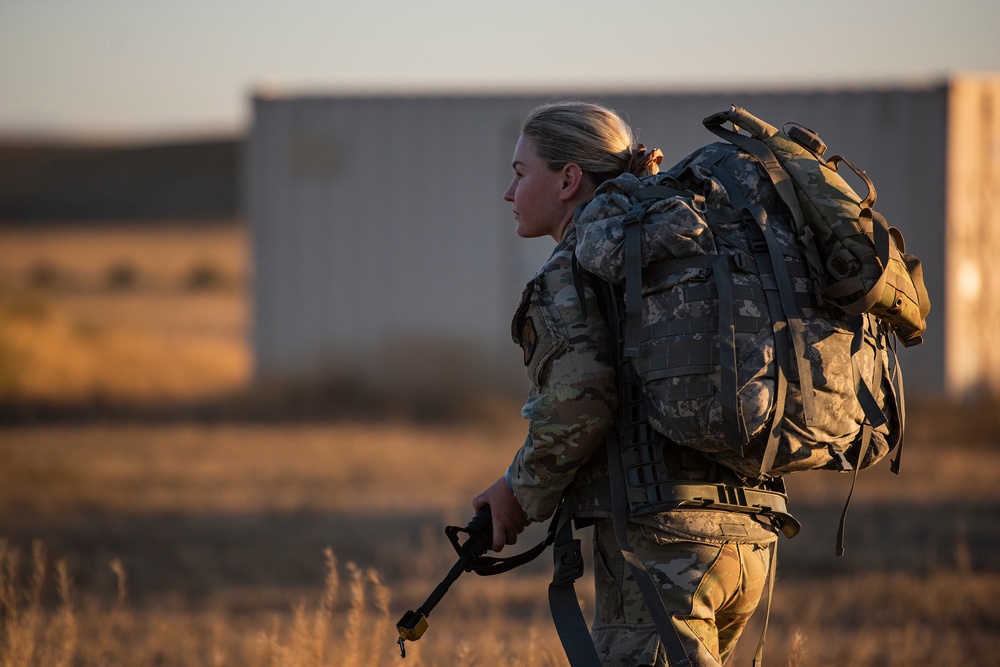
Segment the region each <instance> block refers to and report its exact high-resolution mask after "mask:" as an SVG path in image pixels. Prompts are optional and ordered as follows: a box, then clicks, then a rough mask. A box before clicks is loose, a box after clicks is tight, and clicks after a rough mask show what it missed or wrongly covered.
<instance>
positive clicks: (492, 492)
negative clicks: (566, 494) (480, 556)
mask: <svg viewBox="0 0 1000 667" xmlns="http://www.w3.org/2000/svg"><path fill="white" fill-rule="evenodd" d="M486 505H489V506H490V513H491V514H492V515H493V546H492V549H493V551H500V550H501V549H503V547H504V545H505V544H514V543H515V542H517V536H518V535H520V534H521V532H522V531H523V530H524V527H525V526H527V525H528V517H527V516H526V515H525V513H524V509H522V507H521V503H519V502H518V501H517V498H516V497H515V496H514V492H513V491H511V490H510V487H509V486H507V480H505V479H504V478H503V477H501V478H500V479H498V480H497V481H495V482H493V484H492V485H491V486H490V488H488V489H486V490H485V491H483V492H482V493H480V494H479V495H478V496H476V497H475V498H473V499H472V506H473V507H474V508H475V509H476V511H477V512H478V511H479V510H481V509H482V508H483V507H484V506H486Z"/></svg>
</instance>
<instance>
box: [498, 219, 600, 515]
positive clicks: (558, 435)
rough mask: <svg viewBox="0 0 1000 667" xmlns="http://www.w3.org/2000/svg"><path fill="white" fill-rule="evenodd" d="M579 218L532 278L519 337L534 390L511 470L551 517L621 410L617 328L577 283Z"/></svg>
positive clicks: (515, 328) (538, 510)
mask: <svg viewBox="0 0 1000 667" xmlns="http://www.w3.org/2000/svg"><path fill="white" fill-rule="evenodd" d="M575 248H576V229H575V227H574V226H573V224H572V223H570V225H569V227H568V228H567V229H566V232H565V233H564V235H563V238H562V241H560V242H559V244H558V245H557V246H556V248H555V250H554V251H553V252H552V255H551V257H549V259H548V261H546V262H545V264H544V265H543V266H542V268H541V269H540V270H539V271H538V273H537V274H536V275H535V277H534V278H533V279H532V280H531V281H530V282H529V283H528V285H527V287H526V288H525V290H524V294H523V295H522V297H521V303H520V305H519V306H518V309H517V312H516V313H515V315H514V321H513V323H512V327H511V334H512V336H513V338H514V342H516V343H517V344H518V345H520V346H521V349H522V350H523V352H524V365H525V369H526V371H527V374H528V379H529V381H530V389H529V394H528V398H527V401H526V402H525V404H524V408H523V409H522V410H521V414H522V416H523V417H524V418H525V419H527V420H528V423H529V426H528V435H527V438H526V439H525V442H524V445H523V446H522V447H521V449H520V450H519V451H518V452H517V454H516V456H515V457H514V461H513V463H511V466H510V468H509V469H508V473H507V481H508V483H509V484H510V485H511V489H512V490H513V492H514V495H515V496H516V497H517V499H518V501H519V502H520V503H521V507H523V508H524V511H525V513H526V514H527V515H528V517H530V518H531V519H532V520H534V521H541V520H544V519H546V518H548V517H549V516H550V515H551V514H552V513H553V511H555V508H556V506H557V505H558V503H559V499H560V497H562V494H563V491H564V489H566V487H567V486H569V485H570V484H571V483H572V482H573V479H574V477H575V476H576V473H577V470H578V469H579V468H580V467H581V465H583V464H584V463H585V462H586V461H587V460H588V459H589V458H590V457H591V455H592V454H594V452H595V451H597V450H598V449H599V448H600V446H601V445H602V444H603V442H604V438H605V435H606V433H607V431H608V430H609V429H610V428H611V426H612V424H613V423H614V416H615V410H616V408H617V402H618V398H617V390H616V388H615V369H614V363H613V360H612V358H611V355H610V348H611V343H610V339H609V332H608V329H607V326H606V325H605V323H604V320H603V318H602V317H601V314H600V309H599V306H598V302H597V297H596V295H595V294H594V292H593V290H592V289H591V288H590V287H589V286H585V288H584V290H583V294H584V299H585V307H581V303H580V295H579V293H578V291H577V287H576V285H575V284H574V280H573V252H574V250H575Z"/></svg>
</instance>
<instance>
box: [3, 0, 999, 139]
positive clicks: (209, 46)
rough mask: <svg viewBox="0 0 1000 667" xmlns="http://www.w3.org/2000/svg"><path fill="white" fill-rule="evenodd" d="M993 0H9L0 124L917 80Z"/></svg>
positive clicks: (228, 120)
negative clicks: (269, 98) (377, 99)
mask: <svg viewBox="0 0 1000 667" xmlns="http://www.w3.org/2000/svg"><path fill="white" fill-rule="evenodd" d="M960 72H972V73H981V72H992V73H995V74H998V75H1000V2H997V0H950V1H944V0H898V1H897V0H867V1H865V0H837V1H833V0H827V1H826V2H816V1H812V0H798V2H791V1H783V0H781V1H779V0H743V1H741V2H736V1H734V0H714V1H713V2H698V1H695V0H690V1H687V2H681V1H674V0H642V1H636V0H602V1H600V2H598V1H596V0H575V1H572V2H569V1H566V0H505V1H504V2H489V1H481V0H425V1H423V2H421V1H419V0H409V1H403V0H352V1H350V2H347V1H346V0H282V1H280V2H278V1H274V2H261V1H255V0H170V1H169V2H168V1H165V0H153V1H150V0H0V136H7V137H10V136H26V135H33V136H61V137H80V138H86V137H121V138H130V137H151V136H160V137H170V136H187V135H192V134H205V133H209V134H217V133H239V132H241V131H242V130H243V129H244V128H245V127H246V125H247V123H248V122H249V113H250V99H251V96H252V95H253V94H255V91H256V92H264V93H266V94H325V93H331V94H337V93H372V92H376V93H396V92H404V93H461V92H464V93H469V92H539V91H542V92H546V91H551V92H552V93H553V94H557V93H559V92H561V91H584V92H586V91H594V92H601V91H610V90H616V91H623V90H627V91H671V90H719V89H731V88H734V87H739V88H742V89H748V88H749V89H775V88H803V87H807V88H827V87H843V86H851V87H856V86H882V85H923V84H927V83H933V82H940V81H943V80H944V78H945V77H946V76H947V75H949V74H952V73H960Z"/></svg>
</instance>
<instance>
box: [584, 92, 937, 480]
mask: <svg viewBox="0 0 1000 667" xmlns="http://www.w3.org/2000/svg"><path fill="white" fill-rule="evenodd" d="M726 121H730V122H732V123H733V125H734V126H737V125H738V126H739V127H740V128H743V129H745V130H748V131H749V132H750V134H751V135H752V136H747V135H744V134H737V133H736V132H733V131H729V130H726V129H723V128H722V124H723V123H724V122H726ZM705 125H706V126H707V127H708V128H709V129H711V130H712V131H713V132H715V133H716V134H719V135H720V136H723V137H724V138H726V139H727V142H728V143H715V144H711V145H708V146H705V147H703V148H701V149H699V150H697V151H695V152H694V153H693V154H691V155H690V156H688V157H687V158H685V159H684V160H682V161H681V162H680V163H678V164H677V165H676V166H674V167H673V168H671V169H670V170H669V171H666V172H664V173H660V174H657V175H655V176H651V177H648V178H645V179H641V180H640V179H638V178H636V177H635V176H632V175H631V174H623V175H622V176H620V177H618V178H616V179H614V180H612V181H608V182H607V183H605V184H603V185H602V186H601V187H600V188H598V190H597V194H596V196H595V197H594V199H593V200H592V201H591V202H590V204H588V205H587V206H586V208H585V209H583V210H582V211H581V212H580V213H579V215H578V216H577V220H576V227H577V235H578V244H577V251H576V252H577V258H578V261H579V263H580V264H581V266H582V267H583V268H584V269H586V270H587V271H590V272H592V273H594V274H596V275H597V276H599V277H600V278H602V279H604V280H605V281H608V282H610V283H614V284H617V285H624V294H623V299H624V311H625V320H626V322H625V324H624V326H623V329H624V331H625V333H624V346H623V347H624V355H625V357H627V358H630V359H631V362H632V367H633V368H634V370H635V372H636V373H637V374H638V376H639V377H640V379H641V384H642V387H643V392H644V395H645V405H646V411H647V413H648V419H649V421H650V422H651V423H652V425H653V426H654V428H656V430H658V431H659V432H660V433H662V434H664V435H666V436H667V437H668V438H669V439H670V440H671V441H673V442H675V443H677V444H680V445H683V446H686V447H691V448H694V449H697V450H700V451H702V452H705V453H706V454H708V455H709V456H710V457H711V458H713V459H715V460H717V461H718V462H720V463H722V464H724V465H725V466H727V467H729V468H731V469H733V470H735V471H737V472H738V473H740V474H743V475H746V476H748V477H750V478H768V477H772V476H776V475H780V474H783V473H789V472H794V471H800V470H812V469H817V468H827V469H839V470H847V469H851V468H852V467H859V468H860V467H867V466H870V465H872V464H874V463H875V462H877V461H878V460H880V459H882V458H883V457H884V456H885V455H886V454H887V453H888V452H889V451H890V450H892V449H893V448H894V447H895V446H896V445H897V444H899V443H900V442H901V432H902V415H903V410H902V395H901V388H902V387H901V384H900V383H898V382H894V380H898V379H899V378H898V366H897V364H896V360H895V346H894V340H895V339H896V338H898V339H899V340H901V341H902V342H903V343H904V345H911V344H915V343H918V342H919V341H920V334H921V333H922V332H923V329H924V327H925V324H924V322H925V318H926V315H927V311H928V310H929V304H928V302H927V294H926V290H925V289H924V288H923V281H922V277H921V274H920V265H919V262H918V261H917V260H916V259H915V258H913V257H912V256H909V255H905V254H903V246H902V237H901V235H900V234H899V233H898V232H897V231H896V230H894V229H890V228H888V226H887V225H886V224H885V220H884V218H882V216H880V215H879V214H877V213H875V212H874V211H873V209H872V206H873V204H874V200H875V191H874V187H872V186H871V182H870V181H869V180H868V179H867V177H866V176H863V173H862V172H859V173H862V177H863V178H864V179H865V181H866V183H867V185H868V187H869V190H870V192H869V194H868V195H867V196H866V197H865V198H861V197H859V196H858V195H857V194H856V193H855V192H854V190H853V189H851V187H850V186H849V185H848V184H847V183H846V182H845V181H844V180H843V179H842V178H841V177H840V176H839V175H837V173H836V167H837V165H838V163H840V162H841V161H843V160H842V158H833V159H831V160H829V161H826V160H824V159H823V158H822V153H823V150H824V149H825V146H823V145H822V142H820V141H819V139H818V137H816V136H815V135H814V134H813V133H811V132H810V131H808V130H806V129H805V128H802V127H800V126H797V125H795V126H792V127H791V129H790V130H789V133H788V134H786V133H784V132H781V131H778V130H777V129H776V128H774V127H772V126H770V125H768V124H767V123H764V122H763V121H760V120H759V119H757V118H755V117H753V116H751V115H750V114H749V113H747V112H746V111H744V110H742V109H739V108H737V107H733V108H732V109H730V110H729V111H726V112H723V113H721V114H715V115H713V116H710V117H709V118H706V119H705ZM852 168H853V167H852ZM893 468H894V470H895V469H897V468H898V458H897V459H896V461H895V462H894V465H893Z"/></svg>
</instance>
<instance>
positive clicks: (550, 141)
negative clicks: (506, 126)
mask: <svg viewBox="0 0 1000 667" xmlns="http://www.w3.org/2000/svg"><path fill="white" fill-rule="evenodd" d="M521 134H522V135H523V136H524V137H526V138H528V139H530V140H531V143H532V144H533V145H534V147H535V150H536V151H537V152H538V155H539V157H541V158H542V160H543V161H544V162H545V164H546V165H547V166H548V167H549V169H561V168H562V167H563V166H564V165H565V164H566V163H568V162H573V163H576V164H577V165H579V167H580V169H582V170H583V173H585V174H587V175H588V176H590V177H591V179H592V180H593V181H594V183H595V185H599V184H600V183H602V182H604V181H605V180H607V179H610V178H615V177H616V176H619V175H621V174H623V173H625V172H629V173H632V174H635V175H636V176H639V177H642V176H648V175H651V174H655V173H656V172H657V170H658V168H659V164H660V161H661V160H662V159H663V153H661V152H660V150H659V149H654V150H652V151H647V150H646V147H645V146H643V145H642V144H639V143H637V142H636V136H635V132H634V130H633V129H632V128H631V127H630V126H629V124H628V123H626V122H625V121H624V120H623V119H622V118H621V116H619V115H618V114H617V113H616V112H615V111H614V110H613V109H609V108H607V107H604V106H601V105H599V104H594V103H592V102H582V101H576V100H573V101H565V102H556V103H552V104H543V105H541V106H539V107H536V108H535V109H534V110H533V111H532V112H531V113H529V114H528V116H527V118H525V119H524V122H523V123H521Z"/></svg>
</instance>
